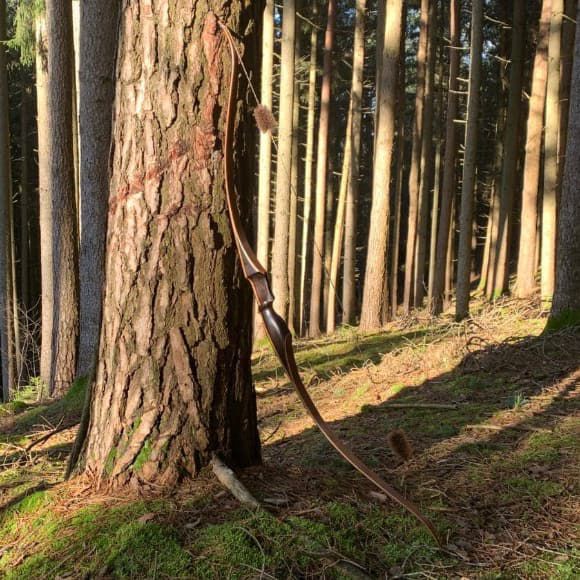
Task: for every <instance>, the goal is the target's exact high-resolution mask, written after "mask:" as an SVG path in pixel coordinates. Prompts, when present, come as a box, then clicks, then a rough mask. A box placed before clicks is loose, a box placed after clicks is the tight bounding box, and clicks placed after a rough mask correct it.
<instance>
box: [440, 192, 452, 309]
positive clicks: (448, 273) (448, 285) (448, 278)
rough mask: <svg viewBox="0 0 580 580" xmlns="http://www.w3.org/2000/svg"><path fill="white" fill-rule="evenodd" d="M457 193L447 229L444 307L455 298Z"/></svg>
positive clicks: (447, 306) (448, 305)
mask: <svg viewBox="0 0 580 580" xmlns="http://www.w3.org/2000/svg"><path fill="white" fill-rule="evenodd" d="M454 264H455V195H454V196H453V199H452V200H451V219H450V220H449V230H448V231H447V255H446V256H445V286H444V292H445V295H444V303H443V304H444V307H445V308H449V307H450V306H451V301H452V299H453V280H454V279H455V272H454V270H455V268H454Z"/></svg>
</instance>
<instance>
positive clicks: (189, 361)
mask: <svg viewBox="0 0 580 580" xmlns="http://www.w3.org/2000/svg"><path fill="white" fill-rule="evenodd" d="M254 4H257V3H254ZM226 5H227V7H228V9H229V14H230V16H229V18H228V21H227V25H228V26H230V27H231V28H232V29H233V31H234V33H236V34H240V33H243V32H242V31H255V30H259V26H257V25H256V24H257V23H256V21H255V19H258V18H259V17H260V12H259V10H258V7H257V6H256V7H255V8H254V7H252V6H251V5H249V4H248V3H246V2H242V0H233V1H229V2H225V0H208V1H207V2H204V3H203V4H200V5H199V6H198V7H197V8H196V10H195V11H193V12H192V11H186V10H181V9H180V8H179V7H176V5H171V7H170V8H169V13H168V14H167V13H166V14H165V16H164V14H163V13H162V12H161V13H159V12H156V10H158V9H157V8H156V7H153V6H152V5H151V3H150V2H149V1H148V0H135V1H134V2H130V3H125V4H124V10H123V14H122V19H121V33H120V39H121V46H120V49H119V63H118V66H117V82H116V113H115V121H114V129H113V134H114V137H113V138H114V143H115V148H114V156H113V161H112V168H113V169H112V179H111V192H112V195H113V198H112V203H111V211H110V214H109V224H108V225H109V227H108V236H107V252H106V277H105V279H106V288H105V301H104V308H103V328H102V333H101V343H100V348H99V361H98V365H97V371H96V381H95V387H94V396H93V398H92V406H91V419H90V425H89V430H88V435H87V440H86V443H85V446H84V450H83V454H82V456H81V463H80V467H81V469H83V468H84V470H85V472H86V473H87V474H90V475H91V477H92V478H94V481H96V482H97V483H103V484H107V485H110V486H111V487H118V486H123V485H131V486H135V487H139V488H142V489H149V488H153V489H155V490H156V491H158V490H159V489H160V488H167V487H171V486H173V485H175V484H176V483H178V482H179V480H182V479H184V478H187V477H192V476H195V475H197V474H198V473H199V471H200V469H201V468H202V467H203V466H204V465H206V464H207V463H208V462H209V461H210V459H211V457H212V454H213V453H219V454H221V455H223V456H224V459H226V460H227V461H231V462H232V463H234V464H235V465H237V466H246V465H250V464H254V463H256V462H258V461H259V459H260V451H259V449H260V448H259V439H258V432H257V420H256V406H255V395H254V391H253V388H252V380H251V374H250V354H251V324H250V321H251V316H252V309H251V303H250V293H249V287H248V285H247V284H246V283H245V281H243V280H242V278H241V268H240V266H239V263H238V260H237V258H236V253H235V247H234V240H233V238H232V233H231V229H230V226H229V222H228V217H227V213H226V211H227V210H226V199H225V191H224V175H223V161H222V158H223V153H224V152H223V151H220V150H219V148H221V147H222V146H223V145H222V144H223V141H221V140H220V139H219V135H221V134H222V132H223V130H224V125H225V115H226V105H227V98H228V89H229V86H228V83H229V74H230V70H231V69H230V67H231V66H232V64H231V62H230V59H229V55H228V53H227V50H224V41H223V38H221V32H220V29H219V26H218V23H217V21H216V17H215V14H224V7H225V6H226ZM240 18H243V20H241V21H240ZM244 40H245V42H244V44H243V45H244V46H245V47H246V48H247V52H246V54H245V57H244V58H245V61H246V65H247V67H248V68H249V70H250V71H254V72H255V71H256V70H257V54H258V50H257V48H258V38H255V37H252V38H246V39H244ZM184 54H189V55H191V58H187V59H184V58H183V55H184ZM158 55H161V58H162V59H163V61H164V62H165V65H166V66H167V67H168V69H169V70H179V71H180V74H179V77H178V78H177V79H175V78H174V77H173V76H167V75H166V74H165V69H164V67H158V66H157V58H158ZM129 70H130V71H133V72H132V74H133V75H137V77H136V78H135V77H132V78H134V81H135V83H136V85H135V86H138V87H141V89H140V90H142V91H143V93H142V97H143V99H145V101H146V102H147V103H149V110H147V111H145V110H143V109H142V107H141V106H140V103H141V101H140V99H134V98H132V95H133V91H134V90H135V88H134V85H133V83H131V84H128V83H127V82H126V81H125V75H126V74H127V71H129ZM249 96H250V93H249V91H247V90H246V92H245V93H244V92H240V95H239V97H238V101H237V103H236V107H235V108H234V110H238V111H241V119H240V117H238V119H237V121H236V123H237V125H236V127H235V132H236V137H237V139H236V144H235V145H234V146H235V148H236V151H239V152H240V155H239V156H237V157H236V165H237V167H236V171H235V175H236V181H237V183H236V186H237V189H238V191H247V190H248V188H249V187H252V181H253V177H252V176H253V174H254V171H255V169H256V167H255V162H254V159H253V153H252V152H253V150H254V149H253V147H254V144H253V143H252V142H251V141H250V140H251V139H253V136H252V135H253V131H252V130H251V127H252V126H253V120H252V118H251V111H250V107H249V106H248V105H247V104H246V103H248V102H249ZM168 97H171V98H169V100H168ZM168 103H171V104H172V106H171V107H168V106H167V104H168ZM150 111H152V112H153V113H154V115H151V114H150ZM159 122H161V123H162V124H163V125H164V127H165V130H164V131H157V130H156V127H157V126H158V125H157V124H158V123H159ZM184 140H187V141H185V142H184ZM216 148H217V150H216ZM216 153H217V154H216ZM166 161H167V162H168V165H165V163H166ZM135 183H137V184H139V187H138V189H135V187H134V184H135ZM240 202H241V203H244V202H245V203H246V210H247V209H248V207H247V205H248V204H249V203H250V200H244V199H241V200H240ZM244 213H245V212H244Z"/></svg>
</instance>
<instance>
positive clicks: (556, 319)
mask: <svg viewBox="0 0 580 580" xmlns="http://www.w3.org/2000/svg"><path fill="white" fill-rule="evenodd" d="M573 326H580V310H573V309H567V310H563V311H562V312H560V313H558V314H554V315H553V316H550V318H549V319H548V323H547V324H546V332H553V331H555V330H561V329H562V328H569V327H573Z"/></svg>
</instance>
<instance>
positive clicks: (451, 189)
mask: <svg viewBox="0 0 580 580" xmlns="http://www.w3.org/2000/svg"><path fill="white" fill-rule="evenodd" d="M449 37H450V39H451V46H450V48H449V50H450V52H449V91H448V93H447V121H446V129H445V157H444V161H443V183H442V185H441V211H440V213H439V228H438V230H437V253H436V262H437V266H438V267H436V268H435V277H434V278H433V290H432V301H431V304H430V309H431V312H432V314H435V315H437V314H441V312H442V311H443V297H444V291H445V272H446V271H447V268H444V267H443V264H446V263H447V254H448V243H449V230H450V228H451V206H452V202H453V198H454V196H455V185H456V176H455V156H456V155H457V151H456V142H457V129H456V126H455V118H456V117H457V85H458V81H457V75H458V74H459V56H460V52H459V43H460V31H459V0H450V3H449Z"/></svg>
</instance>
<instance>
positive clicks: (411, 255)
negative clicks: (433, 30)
mask: <svg viewBox="0 0 580 580" xmlns="http://www.w3.org/2000/svg"><path fill="white" fill-rule="evenodd" d="M387 12H388V10H387ZM387 18H388V15H387ZM428 27H429V0H421V16H420V29H419V46H418V48H417V79H416V86H417V91H416V95H415V120H414V124H413V149H412V152H411V171H410V172H409V220H408V227H407V251H406V254H405V287H404V293H403V310H404V311H405V312H409V310H410V308H411V303H412V301H413V280H414V273H415V271H414V265H415V249H416V245H417V225H418V224H417V221H418V214H419V195H420V184H421V153H422V149H423V122H424V114H423V113H424V107H425V72H426V64H427V44H428Z"/></svg>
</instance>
